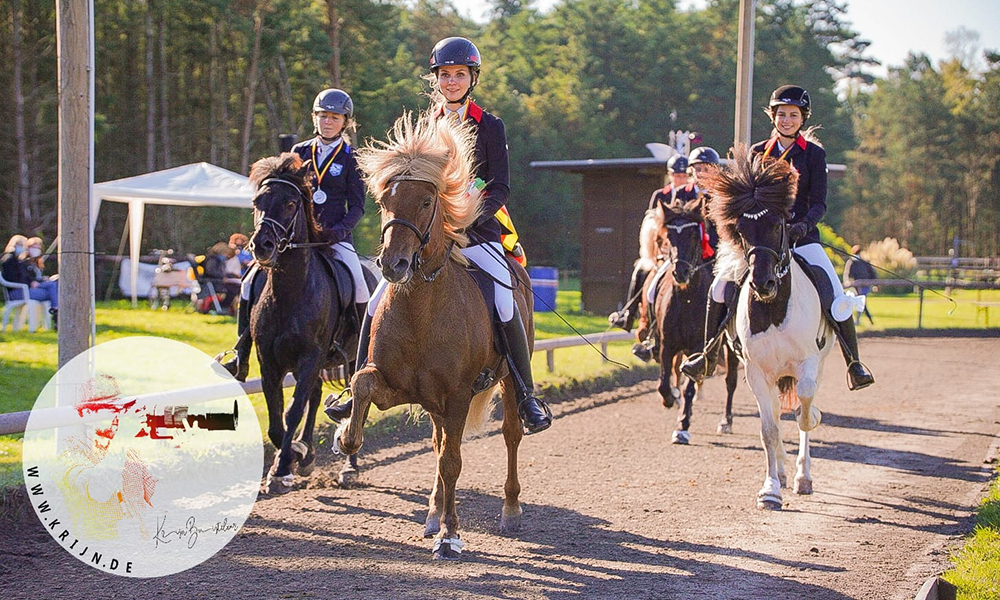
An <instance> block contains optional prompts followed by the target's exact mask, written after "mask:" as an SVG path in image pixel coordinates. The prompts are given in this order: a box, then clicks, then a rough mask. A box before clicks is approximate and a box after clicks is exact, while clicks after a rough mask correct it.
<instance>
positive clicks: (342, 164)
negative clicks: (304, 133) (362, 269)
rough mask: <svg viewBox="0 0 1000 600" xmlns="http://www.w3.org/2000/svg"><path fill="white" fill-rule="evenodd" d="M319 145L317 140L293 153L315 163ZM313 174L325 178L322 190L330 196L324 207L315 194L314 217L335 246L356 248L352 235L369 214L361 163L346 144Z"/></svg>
mask: <svg viewBox="0 0 1000 600" xmlns="http://www.w3.org/2000/svg"><path fill="white" fill-rule="evenodd" d="M319 143H320V141H319V138H313V139H311V140H308V141H305V142H302V143H299V144H295V146H293V147H292V152H294V153H296V154H298V155H299V156H301V157H302V160H303V161H305V160H312V159H313V148H314V147H316V146H317V145H318V144H319ZM334 148H336V146H334ZM317 150H318V147H317ZM334 154H336V156H334ZM331 160H332V161H333V162H332V163H331V162H330V161H331ZM328 165H329V166H328ZM313 170H314V172H315V173H322V174H323V178H322V179H320V180H319V187H318V189H320V190H322V191H323V193H325V194H326V201H325V202H322V203H320V202H317V201H316V198H315V194H314V196H313V215H315V217H316V220H317V221H318V222H319V224H320V226H321V227H322V228H323V230H324V231H326V232H328V234H329V235H330V236H331V239H330V243H331V244H332V243H336V242H347V243H349V244H353V243H354V238H353V237H352V235H351V232H352V231H353V230H354V228H355V227H356V226H357V224H358V221H360V220H361V216H362V215H364V214H365V184H364V181H362V180H361V171H360V170H359V169H358V161H357V160H356V159H355V158H354V150H353V148H351V146H350V144H348V143H347V142H346V141H345V142H344V143H343V147H342V148H341V149H340V151H339V152H336V151H334V152H331V153H329V154H327V156H326V157H325V160H324V161H323V162H322V164H318V165H313Z"/></svg>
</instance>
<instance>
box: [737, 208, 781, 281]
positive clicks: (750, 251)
mask: <svg viewBox="0 0 1000 600" xmlns="http://www.w3.org/2000/svg"><path fill="white" fill-rule="evenodd" d="M767 213H768V209H766V208H764V209H762V210H760V211H758V212H756V213H743V216H744V217H745V218H747V219H750V220H752V221H756V220H757V219H759V218H761V217H763V216H764V215H766V214H767ZM740 239H742V240H743V244H744V248H745V250H744V252H743V255H744V257H745V258H746V261H747V264H749V263H750V257H751V256H753V255H754V253H756V252H764V253H766V254H770V255H771V256H773V257H774V277H775V278H776V279H778V280H779V281H780V280H781V279H783V278H784V277H785V275H788V271H789V269H790V268H791V266H792V249H791V247H790V245H789V242H788V222H787V221H786V220H785V219H784V218H782V219H781V247H780V249H779V251H775V250H774V249H773V248H769V247H768V246H754V245H751V244H750V243H749V242H747V240H746V238H745V237H743V234H742V233H740ZM747 246H749V247H747Z"/></svg>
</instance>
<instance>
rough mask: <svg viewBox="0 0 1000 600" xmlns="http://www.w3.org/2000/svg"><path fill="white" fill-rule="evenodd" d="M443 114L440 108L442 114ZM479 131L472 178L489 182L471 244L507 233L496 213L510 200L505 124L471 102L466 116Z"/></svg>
mask: <svg viewBox="0 0 1000 600" xmlns="http://www.w3.org/2000/svg"><path fill="white" fill-rule="evenodd" d="M443 114H444V107H441V110H440V112H439V115H443ZM465 119H466V120H467V121H469V120H471V121H472V122H473V123H474V124H475V125H474V127H475V130H476V166H475V168H474V171H473V176H475V177H478V178H479V179H482V180H483V181H485V182H486V188H484V189H483V192H482V193H483V214H482V216H480V217H479V219H477V220H476V222H475V223H474V224H473V225H472V227H469V229H468V233H469V238H470V243H471V244H481V243H483V242H499V241H500V234H501V233H506V231H505V230H504V229H503V227H501V225H500V221H497V219H496V217H495V216H494V215H496V212H497V211H498V210H500V207H501V206H504V205H505V204H507V199H508V198H509V197H510V164H509V160H508V158H507V132H506V130H505V129H504V126H503V121H502V120H500V118H499V117H495V116H493V115H491V114H490V113H488V112H486V111H485V110H483V109H482V108H480V107H479V105H478V104H476V103H475V102H472V101H470V102H469V107H468V110H467V111H466V114H465Z"/></svg>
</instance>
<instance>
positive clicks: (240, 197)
mask: <svg viewBox="0 0 1000 600" xmlns="http://www.w3.org/2000/svg"><path fill="white" fill-rule="evenodd" d="M252 198H253V188H252V187H251V186H250V180H249V179H247V178H246V177H244V176H243V175H240V174H238V173H233V172H232V171H227V170H226V169H223V168H222V167H217V166H215V165H212V164H209V163H204V162H201V163H194V164H190V165H184V166H182V167H174V168H172V169H166V170H163V171H156V172H155V173H147V174H145V175H137V176H135V177H126V178H125V179H116V180H114V181H105V182H103V183H97V184H94V193H93V195H92V196H91V202H92V205H91V207H90V228H91V231H93V229H94V225H95V224H96V223H97V213H98V211H99V210H100V208H101V202H102V201H104V200H109V201H111V202H125V203H128V219H129V226H128V231H129V257H130V258H131V261H130V262H131V267H132V281H133V282H135V281H136V280H137V279H138V271H139V244H140V243H141V242H142V221H143V215H144V214H145V209H146V205H147V204H167V205H172V206H227V207H230V208H246V209H249V208H251V200H252ZM136 304H137V298H136V286H135V285H134V284H133V285H132V306H136Z"/></svg>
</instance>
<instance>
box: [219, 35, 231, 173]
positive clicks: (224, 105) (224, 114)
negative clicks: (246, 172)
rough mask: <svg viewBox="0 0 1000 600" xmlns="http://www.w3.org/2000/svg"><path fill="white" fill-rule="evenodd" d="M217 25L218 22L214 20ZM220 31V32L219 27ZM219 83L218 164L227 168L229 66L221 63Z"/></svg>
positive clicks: (228, 144)
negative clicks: (219, 154)
mask: <svg viewBox="0 0 1000 600" xmlns="http://www.w3.org/2000/svg"><path fill="white" fill-rule="evenodd" d="M216 24H217V25H218V22H216ZM220 33H222V31H221V29H220ZM219 39H220V40H225V39H226V38H225V37H224V36H220V37H219ZM219 84H220V86H221V88H222V92H221V98H220V100H219V108H220V110H221V112H220V113H219V136H220V138H219V143H220V144H221V145H222V148H221V149H222V164H221V165H220V166H222V167H225V168H227V169H229V168H231V167H230V162H229V156H230V155H229V146H230V139H231V137H232V136H231V135H230V132H229V66H228V65H226V64H223V67H222V69H220V71H219Z"/></svg>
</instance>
